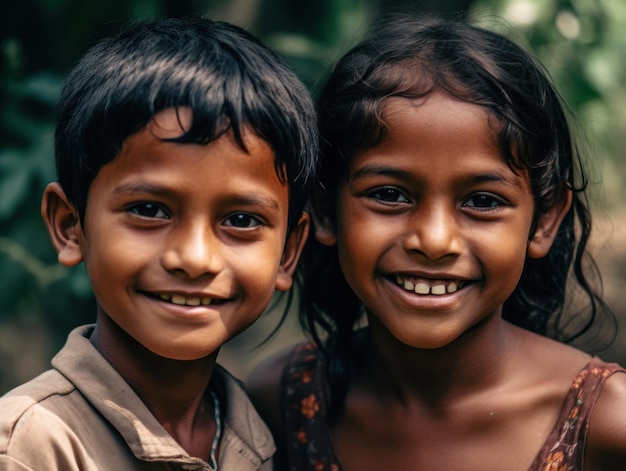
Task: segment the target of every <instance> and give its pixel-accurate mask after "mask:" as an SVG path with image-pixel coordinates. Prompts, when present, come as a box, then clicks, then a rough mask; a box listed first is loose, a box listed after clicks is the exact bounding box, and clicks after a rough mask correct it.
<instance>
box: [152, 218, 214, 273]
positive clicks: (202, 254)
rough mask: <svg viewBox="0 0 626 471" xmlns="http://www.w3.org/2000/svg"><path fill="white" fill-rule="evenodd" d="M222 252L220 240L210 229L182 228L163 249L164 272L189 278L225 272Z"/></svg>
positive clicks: (201, 227) (199, 226) (202, 226)
mask: <svg viewBox="0 0 626 471" xmlns="http://www.w3.org/2000/svg"><path fill="white" fill-rule="evenodd" d="M221 248H222V245H221V242H220V240H219V237H218V236H217V235H216V234H215V233H214V231H213V230H212V229H211V228H208V227H206V226H204V225H198V226H197V227H189V226H187V227H181V228H180V229H179V230H178V231H177V232H176V234H174V235H173V237H172V238H171V240H170V244H169V246H168V247H167V248H166V249H165V252H164V254H163V257H162V263H163V266H164V267H165V269H166V270H168V271H171V272H176V273H181V274H184V275H185V276H187V277H189V278H200V277H201V276H203V275H206V274H210V275H215V274H217V273H219V272H220V271H222V270H223V268H224V259H223V257H222V254H221Z"/></svg>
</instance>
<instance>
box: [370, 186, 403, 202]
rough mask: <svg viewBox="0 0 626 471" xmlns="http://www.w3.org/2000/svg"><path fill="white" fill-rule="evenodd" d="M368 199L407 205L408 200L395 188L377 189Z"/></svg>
mask: <svg viewBox="0 0 626 471" xmlns="http://www.w3.org/2000/svg"><path fill="white" fill-rule="evenodd" d="M370 197H372V198H374V199H375V200H379V201H384V202H386V203H408V201H409V199H408V198H407V197H406V196H404V194H402V192H401V191H399V190H396V189H395V188H379V189H378V190H374V191H372V192H371V193H370Z"/></svg>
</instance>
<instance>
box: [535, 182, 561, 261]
mask: <svg viewBox="0 0 626 471" xmlns="http://www.w3.org/2000/svg"><path fill="white" fill-rule="evenodd" d="M571 206H572V190H567V192H566V194H565V195H564V197H563V198H561V200H560V201H559V202H557V203H556V204H555V205H554V206H553V207H552V208H551V209H550V210H549V211H547V212H545V213H543V214H542V215H540V216H539V220H538V221H537V228H536V229H535V233H534V234H532V236H531V238H530V240H529V241H528V248H527V250H526V254H527V255H528V256H529V257H530V258H541V257H545V256H546V255H547V253H548V251H549V250H550V247H552V243H553V242H554V239H555V238H556V234H557V232H558V230H559V226H560V225H561V222H563V218H565V215H566V214H567V212H568V211H569V209H570V207H571Z"/></svg>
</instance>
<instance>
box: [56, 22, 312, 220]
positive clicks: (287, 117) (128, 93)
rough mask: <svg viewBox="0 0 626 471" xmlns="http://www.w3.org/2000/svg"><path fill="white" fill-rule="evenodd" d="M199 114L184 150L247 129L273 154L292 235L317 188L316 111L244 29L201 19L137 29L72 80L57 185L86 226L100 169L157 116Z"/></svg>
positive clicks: (107, 43) (65, 100) (125, 31)
mask: <svg viewBox="0 0 626 471" xmlns="http://www.w3.org/2000/svg"><path fill="white" fill-rule="evenodd" d="M182 106H188V107H191V109H192V112H193V124H192V126H191V128H190V129H189V130H188V131H187V132H186V133H185V134H184V135H182V136H180V137H178V138H176V139H171V141H174V142H180V143H200V144H206V143H208V142H211V141H213V140H216V139H218V138H219V137H220V136H222V135H223V134H224V133H226V132H229V131H232V132H233V134H234V137H235V139H236V141H237V143H238V144H239V145H240V146H241V148H242V149H244V150H246V148H245V145H244V143H243V140H242V131H243V127H244V126H249V127H250V128H251V129H252V130H253V131H254V132H255V133H256V134H257V135H258V136H259V137H261V138H262V139H263V140H265V141H266V142H267V143H268V144H269V145H270V146H271V147H272V150H273V151H274V154H275V158H276V162H275V164H276V170H277V173H278V175H279V176H280V177H281V178H282V179H283V180H284V181H287V182H288V184H289V226H288V227H289V229H290V230H291V229H293V227H294V226H295V224H296V223H297V222H298V220H299V218H300V214H301V212H302V210H303V208H304V205H305V202H306V200H307V198H308V194H309V190H310V187H311V185H312V180H313V179H312V178H311V177H312V175H313V172H314V169H315V165H316V161H317V157H318V146H319V139H318V134H317V123H316V115H315V105H314V103H313V100H312V98H311V96H310V93H309V91H308V90H307V89H306V87H305V86H304V85H303V83H302V82H301V81H300V80H299V79H298V78H297V76H296V75H295V73H294V72H293V71H292V70H291V69H290V68H289V67H288V66H287V65H286V64H285V62H284V61H283V60H281V59H280V58H279V57H278V56H277V55H276V54H275V53H274V52H273V51H271V50H270V49H269V48H267V47H266V46H265V45H264V44H263V43H262V42H261V41H260V40H259V39H257V38H256V37H255V36H253V35H252V34H250V33H248V32H247V31H245V30H244V29H242V28H240V27H238V26H235V25H232V24H230V23H226V22H221V21H212V20H210V19H207V18H202V17H188V18H153V19H147V20H140V21H136V22H131V23H129V24H128V25H126V26H124V27H123V28H122V29H121V30H120V31H119V32H118V33H116V34H114V35H112V36H111V37H109V38H106V39H103V40H101V41H100V42H98V43H97V44H96V45H95V46H94V47H93V48H91V49H90V50H89V51H88V52H87V53H86V54H85V55H84V56H83V57H82V58H81V60H80V61H79V63H78V64H77V65H76V67H74V69H73V70H72V71H71V72H70V73H69V75H68V76H67V78H66V79H65V81H64V84H63V88H62V91H61V96H60V99H59V104H58V116H57V126H56V132H55V157H56V166H57V175H58V180H59V183H60V184H61V186H62V188H63V190H64V191H65V193H66V194H67V196H68V198H69V200H70V202H71V203H72V204H73V205H74V206H75V208H76V210H77V212H78V215H79V217H80V218H81V220H82V219H84V216H85V209H86V205H87V196H88V193H89V188H90V186H91V183H92V181H93V179H94V178H95V177H96V175H97V174H98V172H99V171H100V169H101V168H102V167H103V166H104V165H106V164H107V163H109V162H110V161H112V160H113V159H114V158H115V156H117V155H118V153H119V152H120V150H121V148H122V145H123V143H124V141H125V140H126V139H127V138H128V137H129V136H131V135H132V134H134V133H136V132H137V131H139V130H140V129H141V128H143V127H144V126H145V125H146V124H148V122H149V121H150V120H151V119H152V117H153V116H154V115H155V114H157V113H158V112H159V111H162V110H163V109H166V108H170V107H182Z"/></svg>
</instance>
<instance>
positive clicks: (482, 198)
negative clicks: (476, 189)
mask: <svg viewBox="0 0 626 471" xmlns="http://www.w3.org/2000/svg"><path fill="white" fill-rule="evenodd" d="M501 205H502V202H501V201H500V200H498V199H497V198H495V197H493V196H490V195H486V194H484V193H483V194H478V195H474V196H472V197H471V198H468V199H467V200H466V201H465V202H464V203H463V206H466V207H470V208H477V209H492V208H497V207H499V206H501Z"/></svg>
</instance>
